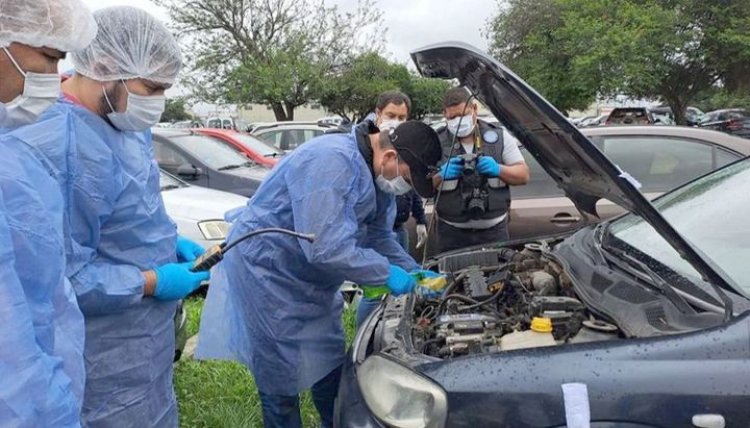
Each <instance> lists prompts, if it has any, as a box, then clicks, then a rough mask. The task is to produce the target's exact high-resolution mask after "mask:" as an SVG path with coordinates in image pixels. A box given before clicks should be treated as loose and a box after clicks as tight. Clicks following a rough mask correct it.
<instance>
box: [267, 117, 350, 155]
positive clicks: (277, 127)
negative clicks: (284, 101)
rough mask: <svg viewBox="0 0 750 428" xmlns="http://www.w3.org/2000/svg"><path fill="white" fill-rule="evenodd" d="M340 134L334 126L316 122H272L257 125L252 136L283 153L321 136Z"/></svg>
mask: <svg viewBox="0 0 750 428" xmlns="http://www.w3.org/2000/svg"><path fill="white" fill-rule="evenodd" d="M334 132H341V131H340V130H339V128H338V127H337V126H335V125H326V124H320V123H318V122H274V123H267V124H263V125H258V126H256V127H255V128H254V129H253V132H252V134H253V135H254V136H256V137H258V138H260V139H261V140H263V141H265V142H266V143H268V144H270V145H272V146H274V147H276V148H277V149H279V150H283V151H285V152H287V151H291V150H294V149H296V148H297V147H299V146H301V145H302V143H304V142H306V141H309V140H312V139H313V138H315V137H319V136H321V135H323V134H327V133H334Z"/></svg>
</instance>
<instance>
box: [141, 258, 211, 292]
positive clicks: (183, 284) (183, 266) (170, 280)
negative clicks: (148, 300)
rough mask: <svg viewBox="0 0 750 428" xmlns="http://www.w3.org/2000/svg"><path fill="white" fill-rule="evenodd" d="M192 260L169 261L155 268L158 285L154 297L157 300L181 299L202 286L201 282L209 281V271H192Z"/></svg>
mask: <svg viewBox="0 0 750 428" xmlns="http://www.w3.org/2000/svg"><path fill="white" fill-rule="evenodd" d="M192 267H193V263H192V262H185V263H169V264H166V265H162V266H159V267H158V268H156V269H154V272H156V287H155V289H154V298H155V299H157V300H179V299H183V298H185V297H187V295H188V294H190V293H192V292H193V291H195V289H196V288H198V287H200V285H201V282H203V281H208V278H209V277H210V275H209V273H208V272H206V271H203V272H191V271H190V268H192Z"/></svg>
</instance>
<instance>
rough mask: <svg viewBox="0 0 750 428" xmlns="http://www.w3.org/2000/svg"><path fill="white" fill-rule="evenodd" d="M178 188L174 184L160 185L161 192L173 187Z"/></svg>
mask: <svg viewBox="0 0 750 428" xmlns="http://www.w3.org/2000/svg"><path fill="white" fill-rule="evenodd" d="M179 188H180V186H178V185H176V184H167V185H166V186H161V189H160V190H161V191H162V192H163V191H165V190H174V189H179Z"/></svg>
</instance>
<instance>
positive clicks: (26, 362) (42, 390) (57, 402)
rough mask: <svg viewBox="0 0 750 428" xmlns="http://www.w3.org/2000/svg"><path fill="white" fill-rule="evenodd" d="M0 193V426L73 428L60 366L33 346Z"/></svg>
mask: <svg viewBox="0 0 750 428" xmlns="http://www.w3.org/2000/svg"><path fill="white" fill-rule="evenodd" d="M4 199H5V195H4V194H2V191H0V243H2V245H0V284H2V287H0V323H2V325H3V333H2V334H0V376H2V379H3V381H2V388H0V425H1V426H4V427H53V426H54V427H78V426H80V423H79V414H78V409H79V406H78V404H77V403H76V400H75V398H74V395H73V393H72V391H71V383H70V379H69V378H68V376H67V375H66V374H65V372H64V371H63V367H62V360H61V359H60V358H57V357H54V356H53V355H51V354H50V353H49V351H45V350H44V349H43V347H42V345H41V344H40V343H39V342H38V341H37V339H36V337H37V334H38V333H37V331H36V328H35V325H34V314H33V312H34V310H33V309H32V307H31V306H32V305H30V304H29V302H28V301H27V297H26V290H25V289H24V286H23V285H22V284H21V279H20V275H19V274H18V271H17V269H16V266H15V262H16V259H15V252H14V250H13V245H12V242H13V239H12V236H11V235H12V234H11V230H10V226H9V225H8V221H7V218H6V217H5V212H6V206H5V205H4V202H3V201H4Z"/></svg>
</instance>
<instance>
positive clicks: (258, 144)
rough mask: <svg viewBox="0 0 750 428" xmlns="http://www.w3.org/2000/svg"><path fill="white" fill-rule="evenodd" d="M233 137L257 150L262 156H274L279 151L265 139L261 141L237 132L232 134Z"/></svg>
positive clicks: (249, 147)
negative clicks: (265, 141)
mask: <svg viewBox="0 0 750 428" xmlns="http://www.w3.org/2000/svg"><path fill="white" fill-rule="evenodd" d="M232 137H234V138H235V139H236V140H238V141H239V142H241V143H242V144H243V145H244V146H245V147H247V148H248V149H250V150H252V151H254V152H257V153H258V154H260V155H261V156H274V155H276V154H278V152H279V151H278V149H276V147H273V146H271V145H268V144H266V143H264V142H263V141H260V140H259V139H257V138H255V137H251V136H249V135H246V134H235V135H232Z"/></svg>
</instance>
